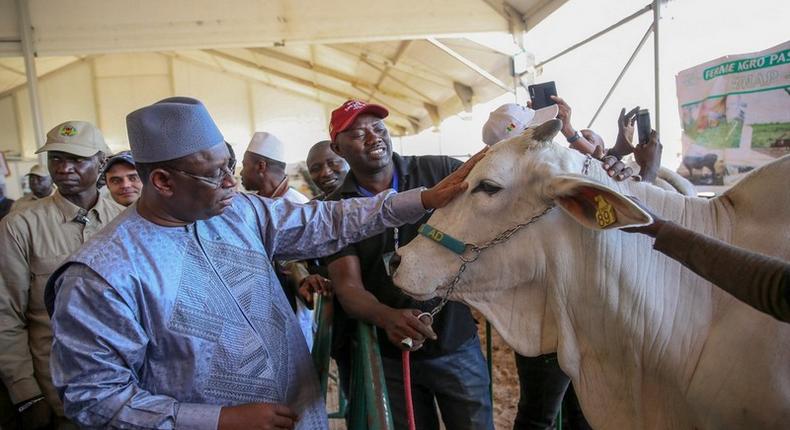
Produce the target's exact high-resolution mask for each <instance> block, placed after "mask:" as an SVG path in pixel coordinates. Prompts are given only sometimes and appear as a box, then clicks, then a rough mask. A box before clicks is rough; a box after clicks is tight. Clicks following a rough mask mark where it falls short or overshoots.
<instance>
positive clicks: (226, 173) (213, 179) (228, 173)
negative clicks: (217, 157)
mask: <svg viewBox="0 0 790 430" xmlns="http://www.w3.org/2000/svg"><path fill="white" fill-rule="evenodd" d="M165 168H166V169H170V170H173V171H176V172H178V173H181V174H182V175H184V176H189V177H190V178H192V179H194V180H197V181H200V182H203V183H204V184H207V185H211V186H212V187H214V188H222V184H224V183H225V180H226V179H227V178H231V179H233V175H234V173H235V172H236V159H235V158H231V159H229V160H228V165H227V166H222V167H220V168H219V173H218V174H216V175H214V176H200V175H196V174H194V173H190V172H187V171H184V170H181V169H176V168H175V167H170V166H167V167H165Z"/></svg>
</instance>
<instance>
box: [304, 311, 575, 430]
mask: <svg viewBox="0 0 790 430" xmlns="http://www.w3.org/2000/svg"><path fill="white" fill-rule="evenodd" d="M315 314H316V319H317V321H318V330H317V331H316V334H315V338H314V341H313V352H312V356H313V364H314V365H315V369H316V372H317V373H318V381H319V383H320V385H321V393H322V394H323V396H324V398H326V395H327V391H328V386H329V379H330V378H331V376H330V374H329V365H330V352H331V348H332V318H333V316H334V304H333V301H332V299H326V300H325V298H324V297H318V299H317V300H316V308H315ZM356 326H357V329H356V334H355V337H354V342H353V346H352V348H353V354H352V359H351V383H350V392H351V398H352V399H354V401H352V402H347V401H346V398H345V395H344V393H343V390H342V388H341V385H342V384H341V383H340V381H339V379H340V378H339V377H338V378H337V386H338V390H337V392H338V410H337V411H336V412H330V413H329V418H330V419H345V418H346V414H347V413H348V414H349V415H348V420H347V423H348V428H349V430H392V429H394V428H395V426H394V424H393V420H392V410H391V409H390V406H389V396H388V395H387V383H386V379H385V377H384V368H383V365H382V362H381V353H380V351H379V343H378V338H377V335H376V330H375V327H373V326H371V325H370V324H366V323H362V322H359V321H357V324H356ZM485 338H486V361H487V365H488V376H489V380H490V385H489V393H490V395H491V402H492V404H493V398H494V396H493V389H494V377H493V363H494V356H493V342H492V336H491V324H490V323H489V322H488V321H486V325H485ZM349 404H350V410H348V405H349ZM560 414H561V412H560ZM561 417H562V415H560V419H559V420H558V422H560V423H561V420H562V419H561ZM561 425H562V424H560V426H561ZM560 428H561V427H560Z"/></svg>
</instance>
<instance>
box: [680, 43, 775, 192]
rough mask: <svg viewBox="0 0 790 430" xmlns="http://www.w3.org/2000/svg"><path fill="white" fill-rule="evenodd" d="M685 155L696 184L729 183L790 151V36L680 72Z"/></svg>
mask: <svg viewBox="0 0 790 430" xmlns="http://www.w3.org/2000/svg"><path fill="white" fill-rule="evenodd" d="M677 92H678V101H679V105H680V119H681V123H682V127H683V137H682V139H683V161H682V164H681V165H680V167H679V168H678V173H680V174H681V175H683V176H685V177H686V178H688V179H689V180H690V181H691V182H692V183H694V184H695V185H713V186H729V185H732V184H733V183H735V182H736V181H737V180H738V179H740V178H742V177H743V176H744V175H745V174H746V173H747V172H749V171H751V170H753V169H754V168H756V167H759V166H760V165H762V164H765V163H767V162H769V161H772V160H774V159H776V158H779V157H782V156H784V155H787V154H790V41H788V42H785V43H783V44H781V45H779V46H776V47H773V48H770V49H767V50H765V51H760V52H755V53H750V54H743V55H729V56H726V57H722V58H719V59H716V60H713V61H709V62H707V63H704V64H701V65H699V66H696V67H693V68H691V69H687V70H684V71H682V72H680V73H679V74H678V75H677Z"/></svg>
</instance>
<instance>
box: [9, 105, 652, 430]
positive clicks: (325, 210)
mask: <svg viewBox="0 0 790 430" xmlns="http://www.w3.org/2000/svg"><path fill="white" fill-rule="evenodd" d="M555 101H556V102H557V105H556V106H555V107H553V109H556V111H555V112H553V113H552V114H551V116H552V117H553V116H557V117H558V118H560V119H562V120H563V124H564V127H563V129H562V132H563V134H564V136H565V137H566V138H567V140H568V142H569V144H570V145H571V146H572V147H574V148H576V149H579V150H580V151H583V152H586V153H590V154H591V155H593V156H595V157H596V158H600V159H601V160H602V161H603V167H604V169H606V170H607V171H608V172H609V175H610V176H612V177H614V178H616V179H618V180H626V179H628V178H629V177H632V175H633V173H634V172H633V171H632V170H631V168H630V167H627V166H626V165H625V164H623V163H622V162H621V161H620V159H621V158H622V157H623V156H625V155H627V154H628V153H631V152H634V154H635V157H636V161H637V163H638V165H639V167H640V170H641V171H640V172H639V175H640V176H641V177H642V179H643V180H653V179H654V178H655V173H656V171H657V166H658V160H659V159H660V154H661V145H660V143H659V142H658V139H657V137H656V136H655V134H654V135H653V136H652V137H651V139H650V140H649V141H648V142H646V143H643V144H641V145H634V144H633V128H634V116H635V112H636V110H633V111H631V112H628V113H626V112H625V110H623V112H622V113H621V115H620V118H619V119H618V125H619V126H620V134H619V135H618V137H617V141H616V144H615V145H614V146H613V147H612V148H611V149H610V150H608V151H607V150H606V149H605V148H604V143H603V140H602V139H601V138H600V136H597V135H596V134H595V133H594V132H592V131H591V130H581V131H577V130H576V129H574V128H573V126H572V121H571V109H570V107H569V106H568V104H567V103H566V102H565V101H564V100H562V99H560V98H556V99H555ZM388 114H389V113H388V111H387V109H386V108H385V107H383V106H379V105H374V104H368V103H365V102H362V101H359V100H349V101H347V102H345V103H344V104H343V105H341V106H339V107H338V108H337V109H335V110H334V111H333V112H332V115H331V119H330V124H329V133H328V135H329V140H324V141H321V142H318V143H316V144H315V145H313V147H312V148H311V149H310V151H309V152H308V154H307V158H306V165H307V169H308V172H309V175H310V178H311V180H312V182H313V184H314V185H315V186H316V187H317V188H318V190H320V192H319V194H318V196H316V197H315V198H314V199H313V200H312V201H310V200H309V199H308V198H307V197H305V196H304V195H302V194H300V193H299V192H297V191H296V190H294V189H293V188H291V187H290V186H289V181H288V175H287V174H286V157H285V153H286V145H285V144H284V143H283V142H282V141H281V140H280V139H278V138H277V137H276V136H274V135H272V134H271V133H266V132H258V133H255V134H254V135H253V136H252V139H251V140H250V142H249V145H248V146H247V148H246V151H245V152H244V154H243V155H242V158H241V166H242V168H241V170H240V172H239V175H240V178H241V183H242V184H243V186H244V188H245V189H246V190H247V191H248V192H249V193H237V192H236V189H237V187H238V183H237V179H236V164H237V163H236V156H235V155H234V154H233V150H232V148H231V146H230V145H229V144H227V142H226V141H225V139H224V137H223V136H222V134H221V132H220V130H219V128H218V127H217V125H216V124H215V122H214V121H213V119H212V118H211V115H210V114H209V112H208V111H207V109H206V108H205V106H203V104H202V103H200V102H199V101H198V100H195V99H191V98H186V97H173V98H169V99H165V100H161V101H159V102H157V103H154V104H152V105H150V106H146V107H143V108H141V109H138V110H136V111H134V112H132V113H130V114H129V115H128V116H127V131H128V136H129V145H130V147H131V151H126V152H122V153H119V154H116V155H114V156H109V155H110V150H109V148H108V147H107V145H106V143H105V141H104V138H103V137H102V134H101V132H100V131H99V130H98V129H97V128H96V127H95V126H94V125H92V124H90V123H88V122H84V121H68V122H65V123H62V124H59V125H57V126H56V127H54V128H53V129H52V130H51V131H50V132H49V133H48V134H47V139H46V144H45V145H44V146H43V147H42V148H41V149H39V151H38V152H45V153H46V154H47V167H46V168H44V167H43V166H38V165H37V166H34V167H33V168H32V169H31V170H30V173H29V174H28V175H27V178H28V182H29V185H30V189H31V193H30V194H29V195H28V196H26V197H25V198H23V199H20V200H19V201H17V202H15V203H13V206H11V205H10V204H9V205H8V206H9V212H10V213H9V214H8V215H7V216H6V217H5V218H4V219H3V220H2V222H0V249H2V250H3V252H2V255H1V256H0V263H2V277H0V327H2V328H0V376H2V380H3V383H4V384H5V388H6V389H7V393H8V397H9V400H10V403H11V404H12V405H13V410H12V411H11V412H12V415H13V417H14V418H15V419H16V422H14V423H10V422H9V421H7V422H6V423H7V424H4V428H5V426H6V425H9V426H10V425H15V426H19V427H21V428H25V429H35V428H61V429H68V428H77V427H89V428H176V427H177V428H196V429H201V428H206V429H217V428H219V429H250V428H283V429H290V428H299V429H321V428H326V427H327V415H326V412H325V407H324V401H323V399H322V397H321V394H320V390H319V386H318V381H317V378H316V375H315V370H314V369H313V365H312V361H311V360H310V359H309V349H310V347H311V346H312V335H313V331H314V322H313V320H312V313H311V310H310V309H311V308H312V305H313V303H312V300H313V297H314V294H316V293H319V294H323V295H330V294H333V295H334V298H335V300H336V303H337V306H338V309H337V311H336V314H337V315H336V318H335V321H336V327H335V331H334V336H335V340H334V341H333V351H332V354H333V356H334V357H335V358H336V360H337V362H338V367H339V369H340V373H341V375H340V376H341V378H340V379H341V382H342V383H341V385H342V387H343V388H344V389H345V390H347V389H348V380H349V372H350V367H351V366H350V362H349V357H350V352H349V351H350V348H351V347H352V343H351V342H350V341H349V340H350V339H351V338H352V331H350V330H351V329H352V327H353V324H354V321H364V322H366V323H370V324H372V325H374V326H375V327H377V328H378V330H379V336H378V339H379V343H380V350H381V354H382V362H383V365H384V368H383V370H384V374H385V377H386V383H387V390H388V395H389V401H390V405H391V410H392V412H393V417H394V420H395V425H396V427H397V428H399V429H401V428H407V422H406V417H407V413H406V399H405V396H404V390H403V374H402V364H401V351H403V350H404V349H410V350H411V351H412V356H411V367H412V370H411V374H412V396H413V405H414V412H415V419H416V423H417V428H419V429H438V428H439V422H440V420H441V421H442V422H443V423H444V425H445V426H446V428H449V429H466V428H469V429H492V428H493V410H492V403H491V398H490V394H489V384H490V380H489V375H488V372H487V368H486V364H485V360H484V358H483V355H482V353H481V349H480V341H479V339H478V337H477V326H476V321H475V320H474V318H473V315H472V313H471V312H470V309H469V308H468V307H467V306H466V305H464V304H461V303H456V302H450V303H449V304H448V305H447V306H446V307H444V309H443V310H442V312H441V313H439V314H438V315H437V316H436V318H435V319H434V321H433V322H432V324H427V323H426V322H424V321H422V320H420V319H419V318H418V315H420V314H421V313H423V312H425V311H429V310H431V309H432V308H433V307H434V306H436V302H435V301H428V302H420V301H416V300H414V299H412V298H410V297H408V296H406V295H404V294H402V293H401V292H400V291H399V290H398V289H397V287H395V285H393V283H392V280H391V277H390V274H389V272H388V268H387V266H388V262H389V261H390V259H391V258H392V257H393V255H394V253H395V251H396V250H397V248H398V246H402V245H405V244H407V243H408V242H409V241H411V240H412V239H413V238H414V237H416V235H417V234H418V232H417V231H418V228H419V227H420V225H422V224H423V223H424V222H426V221H427V219H428V217H429V215H430V211H431V210H432V209H435V208H439V207H442V206H444V205H446V204H447V203H448V202H449V201H450V200H451V199H452V198H453V197H454V196H455V195H457V194H459V193H461V192H463V191H464V190H465V189H466V187H467V184H466V183H465V182H464V179H465V177H466V174H467V173H468V172H469V171H470V170H471V169H472V167H473V166H474V165H475V163H476V162H477V161H478V160H479V159H480V158H482V157H483V156H484V155H485V150H483V151H481V152H480V153H479V154H477V155H475V156H473V157H471V159H470V160H469V161H468V162H467V163H465V164H462V163H461V162H459V161H457V160H455V159H452V158H449V157H446V156H401V155H399V154H397V153H394V152H393V150H392V141H391V138H390V135H389V131H388V128H387V126H386V124H385V122H384V120H385V119H386V117H387V116H388ZM535 118H536V112H535V111H533V110H532V109H529V108H527V107H522V106H518V105H505V106H503V107H502V108H500V109H497V110H496V111H494V112H492V115H491V119H490V120H489V122H488V123H487V124H486V126H485V129H484V131H483V137H484V141H485V143H486V144H489V145H493V144H495V143H496V142H498V141H500V140H502V139H506V138H508V137H512V136H514V135H516V134H520V133H521V132H522V131H523V130H524V129H525V128H526V127H529V126H530V125H533V124H534V123H535V122H534V121H536V119H535ZM633 176H635V175H633ZM102 185H106V189H107V193H105V192H103V191H102V190H100V188H101V186H102ZM3 199H4V196H3V195H0V205H5V203H4V202H5V200H7V199H5V200H3ZM2 207H4V206H0V209H2ZM406 338H410V339H412V344H411V345H410V346H409V345H406V344H404V343H403V342H402V341H403V340H404V339H406ZM516 361H517V364H518V368H519V376H520V380H521V382H522V386H521V388H522V393H521V402H520V403H519V414H518V417H517V420H516V423H515V424H514V428H517V429H539V428H540V429H543V428H549V427H550V426H552V425H553V422H554V417H555V416H556V414H557V412H558V410H559V407H560V404H561V402H562V398H563V395H564V393H565V390H566V388H567V387H568V385H569V379H568V378H567V376H565V375H564V374H563V373H562V371H561V370H560V369H559V366H558V365H557V360H556V356H551V355H549V356H542V357H538V358H531V359H530V358H526V357H520V356H517V357H516ZM352 401H353V399H352ZM440 415H441V417H440ZM3 418H4V419H6V418H9V417H3ZM9 428H10V427H9ZM574 428H586V423H585V422H584V419H583V416H582V415H581V413H578V416H577V423H576V424H574Z"/></svg>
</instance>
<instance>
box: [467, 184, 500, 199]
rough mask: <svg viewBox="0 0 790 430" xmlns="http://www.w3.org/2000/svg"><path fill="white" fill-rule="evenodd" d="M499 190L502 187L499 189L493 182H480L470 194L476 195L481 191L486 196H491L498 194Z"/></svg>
mask: <svg viewBox="0 0 790 430" xmlns="http://www.w3.org/2000/svg"><path fill="white" fill-rule="evenodd" d="M501 189H502V187H500V186H499V185H497V184H495V183H493V182H490V181H486V180H482V181H480V183H479V184H477V186H476V187H475V188H474V189H473V190H472V192H473V193H476V192H479V191H482V192H484V193H486V194H488V195H489V196H493V195H494V194H496V193H498V192H499V191H500V190H501Z"/></svg>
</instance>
